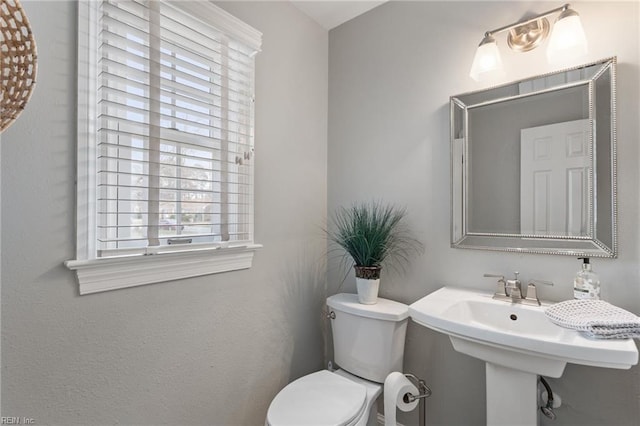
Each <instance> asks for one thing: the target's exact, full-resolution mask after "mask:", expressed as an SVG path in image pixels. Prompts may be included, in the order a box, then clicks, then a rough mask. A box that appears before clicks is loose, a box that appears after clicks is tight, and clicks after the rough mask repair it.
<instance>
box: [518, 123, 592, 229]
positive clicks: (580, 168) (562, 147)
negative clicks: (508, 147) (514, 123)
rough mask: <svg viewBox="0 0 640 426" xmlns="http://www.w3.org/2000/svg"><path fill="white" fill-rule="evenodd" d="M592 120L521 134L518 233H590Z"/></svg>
mask: <svg viewBox="0 0 640 426" xmlns="http://www.w3.org/2000/svg"><path fill="white" fill-rule="evenodd" d="M590 130H591V126H590V121H589V120H587V119H585V120H575V121H567V122H563V123H556V124H550V125H546V126H539V127H531V128H528V129H522V130H521V132H520V144H521V151H520V160H521V161H520V232H521V233H522V234H528V235H562V236H586V235H587V234H588V223H589V217H588V211H589V209H588V199H587V197H588V194H589V185H590V182H589V167H590V162H589V143H588V142H589V135H590Z"/></svg>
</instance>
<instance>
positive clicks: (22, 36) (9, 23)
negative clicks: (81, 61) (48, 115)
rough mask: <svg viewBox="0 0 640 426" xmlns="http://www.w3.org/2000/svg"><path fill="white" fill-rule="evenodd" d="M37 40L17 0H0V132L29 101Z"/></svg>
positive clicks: (34, 72)
mask: <svg viewBox="0 0 640 426" xmlns="http://www.w3.org/2000/svg"><path fill="white" fill-rule="evenodd" d="M36 57H37V55H36V43H35V40H34V38H33V34H32V32H31V27H30V26H29V21H28V20H27V15H26V14H25V13H24V10H23V9H22V6H21V5H20V2H19V0H0V67H1V68H0V72H1V73H0V83H2V84H1V85H0V90H2V92H0V93H1V94H2V99H1V100H0V132H2V131H3V130H4V129H6V128H7V127H9V126H10V125H11V123H13V122H14V121H15V119H16V118H18V116H19V115H20V113H21V112H22V110H23V109H24V107H25V106H26V105H27V102H29V98H30V97H31V93H32V92H33V88H34V86H35V83H36V71H37V66H36Z"/></svg>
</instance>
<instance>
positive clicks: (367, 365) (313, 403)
mask: <svg viewBox="0 0 640 426" xmlns="http://www.w3.org/2000/svg"><path fill="white" fill-rule="evenodd" d="M327 306H328V307H329V310H330V318H331V328H332V331H333V345H334V359H335V362H336V364H338V365H339V366H340V367H341V368H340V369H339V370H336V371H329V370H322V371H318V372H315V373H311V374H308V375H306V376H304V377H301V378H299V379H297V380H295V381H293V382H291V383H289V384H288V385H287V386H286V387H284V388H283V389H282V390H281V391H280V392H279V393H278V394H277V395H276V397H275V398H274V399H273V401H272V402H271V405H270V406H269V410H268V412H267V418H266V420H265V424H266V425H268V426H302V425H304V426H306V425H326V426H329V425H331V426H365V425H367V426H373V425H376V424H377V399H378V397H379V396H380V395H381V394H382V390H383V383H384V379H385V378H386V377H387V375H389V374H390V373H391V372H393V371H402V358H403V355H404V341H405V335H406V329H407V321H408V316H409V308H408V306H407V305H404V304H402V303H398V302H394V301H392V300H387V299H382V298H379V299H378V303H377V304H375V305H363V304H360V303H359V302H358V297H357V295H355V294H337V295H334V296H331V297H329V298H328V299H327Z"/></svg>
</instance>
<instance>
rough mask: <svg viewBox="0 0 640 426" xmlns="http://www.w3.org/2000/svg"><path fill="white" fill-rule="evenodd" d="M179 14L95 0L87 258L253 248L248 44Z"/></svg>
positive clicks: (255, 43) (252, 49) (176, 9)
mask: <svg viewBox="0 0 640 426" xmlns="http://www.w3.org/2000/svg"><path fill="white" fill-rule="evenodd" d="M205 3H207V2H197V3H195V5H196V6H197V5H198V4H200V5H202V4H205ZM186 7H193V6H189V3H185V5H184V6H182V5H180V3H179V2H178V3H173V4H172V3H168V2H160V1H132V0H127V1H113V0H109V1H103V2H101V3H100V7H99V9H98V31H97V32H98V51H97V58H96V59H97V79H96V81H97V99H96V101H97V109H96V115H97V117H96V146H95V155H96V161H97V162H96V178H95V179H96V181H95V185H96V194H95V195H96V212H95V213H96V219H95V222H96V235H95V238H96V244H95V247H96V253H97V257H107V256H113V255H121V254H130V253H134V254H135V253H155V252H162V250H171V251H174V250H184V249H192V248H196V246H197V247H199V248H202V247H208V246H216V245H217V246H219V245H223V246H227V245H229V246H236V245H240V246H241V245H243V244H249V243H251V242H252V241H253V163H254V146H253V139H254V138H253V133H254V130H253V129H254V123H253V121H254V120H253V102H254V99H253V92H254V55H255V53H256V52H257V50H258V49H259V39H258V40H251V38H250V37H248V36H247V35H246V33H243V32H242V31H236V34H229V31H225V30H226V29H227V27H232V25H230V24H229V22H228V21H222V22H221V25H219V26H217V27H216V25H215V23H213V24H212V23H210V22H209V21H208V20H207V19H205V18H204V17H201V15H204V14H200V15H197V14H194V13H193V12H194V11H190V10H187V9H185V8H186ZM209 7H211V6H209ZM213 7H215V6H213Z"/></svg>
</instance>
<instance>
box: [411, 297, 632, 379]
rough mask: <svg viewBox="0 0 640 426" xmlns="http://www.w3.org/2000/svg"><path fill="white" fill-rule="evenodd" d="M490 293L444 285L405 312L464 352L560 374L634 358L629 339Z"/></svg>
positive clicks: (626, 365)
mask: <svg viewBox="0 0 640 426" xmlns="http://www.w3.org/2000/svg"><path fill="white" fill-rule="evenodd" d="M492 296H493V293H490V292H481V291H476V290H467V289H460V288H453V287H443V288H441V289H440V290H437V291H435V292H433V293H431V294H429V295H428V296H426V297H423V298H422V299H420V300H418V301H417V302H415V303H414V304H412V305H411V306H410V308H409V315H410V316H411V318H412V319H413V320H414V321H415V322H416V323H418V324H421V325H423V326H425V327H428V328H431V329H433V330H435V331H439V332H441V333H445V334H447V335H449V337H450V338H451V342H452V344H453V346H454V348H455V349H456V350H457V351H459V352H462V353H465V354H467V355H470V356H473V357H476V358H479V359H482V360H484V361H487V362H492V363H495V364H497V365H501V366H505V367H510V368H513V369H516V370H520V371H525V372H529V373H534V374H538V375H544V376H549V377H560V376H561V375H562V373H563V371H564V368H565V366H566V364H567V363H573V364H582V365H591V366H596V367H607V368H620V369H628V368H630V367H631V366H632V365H635V364H637V363H638V349H637V348H636V345H635V343H634V342H633V340H631V339H625V340H595V339H589V338H586V337H584V336H583V335H581V334H580V333H578V332H577V331H574V330H569V329H566V328H562V327H559V326H557V325H555V324H554V323H552V322H551V321H549V319H547V317H546V316H545V314H544V310H545V308H546V307H547V306H549V304H545V303H544V302H543V305H542V306H527V305H521V304H514V303H509V302H505V301H502V300H494V299H493V298H492Z"/></svg>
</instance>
